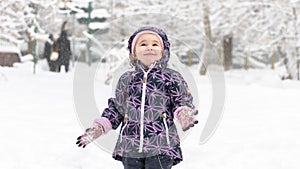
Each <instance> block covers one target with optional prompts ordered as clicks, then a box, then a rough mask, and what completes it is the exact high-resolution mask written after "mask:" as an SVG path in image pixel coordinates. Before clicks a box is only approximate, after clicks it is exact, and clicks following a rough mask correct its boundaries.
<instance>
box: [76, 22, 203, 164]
mask: <svg viewBox="0 0 300 169" xmlns="http://www.w3.org/2000/svg"><path fill="white" fill-rule="evenodd" d="M128 49H129V55H130V61H131V65H132V66H134V67H135V70H134V71H128V72H125V73H124V74H123V75H122V76H121V77H120V79H119V81H118V84H117V87H116V91H115V94H116V97H115V98H110V99H109V100H108V108H106V109H104V111H103V114H102V117H100V118H98V119H95V120H94V123H93V126H92V127H91V128H88V129H87V130H86V132H85V133H84V134H83V135H81V136H79V137H78V138H77V143H76V144H78V146H79V147H80V146H82V147H83V148H84V147H85V146H86V145H87V144H89V143H91V142H92V141H93V140H95V139H97V138H98V137H100V136H101V135H103V134H106V133H107V132H108V131H110V130H111V129H117V128H118V126H119V125H120V124H121V130H120V134H119V138H118V140H117V143H116V147H115V150H114V152H113V158H115V159H116V160H120V161H122V162H123V165H124V169H171V168H172V166H173V165H176V164H178V163H179V162H180V161H182V153H181V148H180V140H179V136H178V133H177V130H176V127H175V124H174V120H175V119H177V120H178V122H179V124H180V125H181V127H182V130H183V131H186V130H188V129H189V128H190V127H192V126H194V124H196V123H198V121H197V120H196V119H195V118H194V115H195V114H196V113H197V110H195V107H194V105H193V103H192V100H193V98H192V95H191V93H190V90H189V89H188V85H187V83H186V82H185V80H184V79H183V77H182V76H181V75H180V73H178V72H176V71H174V70H172V69H169V68H167V63H168V60H169V57H170V43H169V41H168V38H167V35H166V34H165V33H164V31H163V30H161V29H159V28H155V27H150V26H146V27H142V28H140V29H138V30H137V31H136V32H134V33H133V35H132V36H131V37H130V38H129V40H128Z"/></svg>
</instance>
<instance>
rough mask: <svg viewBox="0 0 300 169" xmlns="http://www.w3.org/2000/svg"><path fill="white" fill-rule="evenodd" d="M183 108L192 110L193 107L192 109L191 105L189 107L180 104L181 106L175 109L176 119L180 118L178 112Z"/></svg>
mask: <svg viewBox="0 0 300 169" xmlns="http://www.w3.org/2000/svg"><path fill="white" fill-rule="evenodd" d="M182 110H187V111H192V109H191V108H190V107H187V106H180V107H178V108H177V109H176V110H175V111H174V113H173V114H174V117H175V119H178V114H179V113H180V112H181V111H182Z"/></svg>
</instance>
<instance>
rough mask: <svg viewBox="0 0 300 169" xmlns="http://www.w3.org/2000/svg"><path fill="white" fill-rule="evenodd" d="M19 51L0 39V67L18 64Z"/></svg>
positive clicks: (14, 46) (11, 44)
mask: <svg viewBox="0 0 300 169" xmlns="http://www.w3.org/2000/svg"><path fill="white" fill-rule="evenodd" d="M20 57H21V51H20V49H19V48H18V47H17V45H15V44H13V43H11V42H9V41H7V40H5V39H2V38H0V66H13V64H14V63H15V62H20Z"/></svg>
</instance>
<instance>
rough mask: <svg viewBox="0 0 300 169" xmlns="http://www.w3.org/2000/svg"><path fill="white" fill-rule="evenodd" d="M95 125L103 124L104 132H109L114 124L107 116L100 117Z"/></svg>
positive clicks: (95, 121)
mask: <svg viewBox="0 0 300 169" xmlns="http://www.w3.org/2000/svg"><path fill="white" fill-rule="evenodd" d="M93 124H94V125H95V124H96V125H101V126H103V129H104V133H105V134H106V133H107V132H109V130H111V129H112V125H111V123H110V121H109V120H108V119H107V118H106V117H100V118H97V119H95V120H94V123H93Z"/></svg>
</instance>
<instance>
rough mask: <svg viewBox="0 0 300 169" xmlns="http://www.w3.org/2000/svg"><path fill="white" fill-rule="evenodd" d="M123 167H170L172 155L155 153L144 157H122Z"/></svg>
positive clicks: (167, 168) (141, 168) (138, 168)
mask: <svg viewBox="0 0 300 169" xmlns="http://www.w3.org/2000/svg"><path fill="white" fill-rule="evenodd" d="M122 162H123V166H124V169H171V168H172V166H173V159H172V157H169V156H166V155H156V156H152V157H146V158H129V157H123V159H122Z"/></svg>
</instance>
